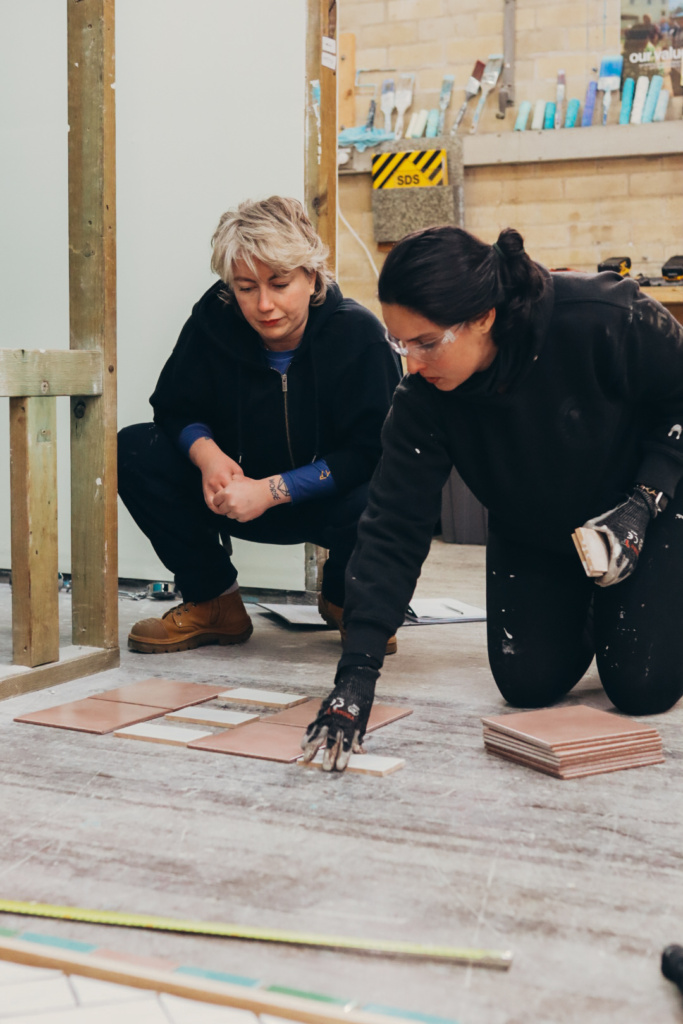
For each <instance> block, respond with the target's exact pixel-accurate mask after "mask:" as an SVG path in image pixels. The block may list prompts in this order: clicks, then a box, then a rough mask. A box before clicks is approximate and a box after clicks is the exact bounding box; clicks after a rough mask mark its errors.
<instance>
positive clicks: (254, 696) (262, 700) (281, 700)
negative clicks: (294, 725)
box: [216, 686, 308, 708]
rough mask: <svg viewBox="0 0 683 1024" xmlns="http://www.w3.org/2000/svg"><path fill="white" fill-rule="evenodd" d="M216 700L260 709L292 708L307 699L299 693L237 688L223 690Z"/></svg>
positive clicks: (245, 687)
mask: <svg viewBox="0 0 683 1024" xmlns="http://www.w3.org/2000/svg"><path fill="white" fill-rule="evenodd" d="M216 700H231V701H235V703H237V704H258V705H259V706H260V707H262V708H293V707H294V706H295V705H296V704H303V702H304V701H305V700H308V697H302V696H301V694H300V693H278V692H277V690H255V689H252V688H251V687H249V686H238V687H237V689H236V690H225V691H224V692H223V693H219V694H217V696H216Z"/></svg>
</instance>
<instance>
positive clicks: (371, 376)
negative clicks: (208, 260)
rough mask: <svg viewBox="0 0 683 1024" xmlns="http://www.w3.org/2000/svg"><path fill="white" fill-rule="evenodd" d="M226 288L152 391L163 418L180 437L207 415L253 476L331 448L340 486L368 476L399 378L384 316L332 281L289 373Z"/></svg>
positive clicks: (217, 290)
mask: <svg viewBox="0 0 683 1024" xmlns="http://www.w3.org/2000/svg"><path fill="white" fill-rule="evenodd" d="M224 288H225V286H224V285H223V283H222V282H221V281H218V282H216V284H214V285H213V286H212V287H211V288H210V289H209V290H208V291H207V292H206V293H205V294H204V295H203V296H202V298H201V299H200V300H199V302H197V304H196V305H195V307H194V309H193V310H192V315H191V316H190V319H189V320H188V321H187V323H186V324H185V326H184V328H183V330H182V332H181V334H180V337H179V338H178V341H177V343H176V346H175V348H174V350H173V352H172V354H171V356H170V357H169V359H168V361H167V363H166V365H165V366H164V368H163V370H162V371H161V375H160V377H159V381H158V383H157V386H156V389H155V391H154V394H153V395H152V397H151V398H150V402H151V404H152V406H153V408H154V421H155V423H157V424H158V425H159V426H160V427H161V428H162V429H163V430H164V431H165V432H166V433H167V434H168V435H169V437H170V438H171V439H172V440H173V441H174V442H175V441H177V439H178V436H179V434H180V432H181V430H182V429H183V428H184V427H186V426H188V425H189V424H191V423H206V424H207V426H209V427H210V428H211V431H212V433H213V436H214V440H215V441H216V444H217V445H218V446H219V448H221V449H222V451H224V452H225V453H226V455H229V456H230V457H231V458H233V459H235V461H237V462H239V463H240V465H241V466H242V469H243V470H244V473H245V474H246V476H248V477H252V478H254V479H261V478H263V477H266V476H272V475H273V474H275V473H283V472H285V471H286V470H290V469H295V468H298V467H299V466H303V465H305V464H306V463H309V462H312V461H313V460H314V459H316V458H323V459H325V460H326V462H327V465H328V466H329V469H330V471H331V473H332V476H333V478H334V482H335V484H336V488H337V492H338V493H340V494H343V493H345V492H348V491H349V490H351V489H352V488H354V487H357V486H358V485H359V484H362V483H364V482H366V481H367V480H369V479H370V477H371V475H372V472H373V470H374V468H375V466H376V464H377V460H378V459H379V455H380V450H381V449H380V432H381V427H382V423H383V421H384V418H385V416H386V414H387V411H388V409H389V406H390V403H391V396H392V393H393V391H394V388H395V387H396V385H397V383H398V381H399V371H398V364H397V360H396V358H395V356H394V354H393V352H392V351H391V349H390V348H389V346H388V345H387V343H386V340H385V337H384V330H383V328H382V325H381V324H380V322H379V320H378V319H377V318H376V317H375V316H374V315H373V314H372V313H371V312H370V311H369V310H367V309H365V308H364V307H363V306H360V305H359V304H358V303H356V302H354V301H353V300H352V299H345V298H343V296H342V294H341V291H340V290H339V287H338V286H337V285H336V284H334V283H332V284H330V286H329V288H328V291H327V295H326V298H325V301H324V303H323V304H322V305H320V306H311V307H310V311H309V316H308V322H307V324H306V328H305V331H304V335H303V338H302V340H301V343H300V344H299V346H298V348H297V349H296V351H295V353H294V357H293V358H292V361H291V363H290V365H289V368H288V370H287V373H286V375H284V376H283V375H281V374H280V373H279V372H278V371H277V370H274V369H272V368H271V367H270V366H268V363H267V361H266V357H265V353H264V348H263V343H262V341H261V339H260V338H259V336H258V334H257V333H256V331H254V329H253V328H252V327H250V326H249V324H248V323H247V322H246V320H245V319H244V317H243V316H242V314H241V313H240V311H239V309H238V308H237V307H236V306H235V305H232V304H227V303H226V302H225V300H224V298H223V297H222V296H221V292H222V291H224Z"/></svg>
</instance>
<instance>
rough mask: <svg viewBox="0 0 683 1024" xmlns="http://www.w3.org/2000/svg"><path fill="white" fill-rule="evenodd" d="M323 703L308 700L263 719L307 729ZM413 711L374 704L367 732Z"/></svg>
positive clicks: (395, 720)
mask: <svg viewBox="0 0 683 1024" xmlns="http://www.w3.org/2000/svg"><path fill="white" fill-rule="evenodd" d="M321 704H322V701H321V700H307V701H306V703H305V704H298V705H297V706H296V707H294V708H288V709H287V710H286V711H278V712H276V713H275V714H274V715H265V716H264V717H263V718H262V719H261V721H262V722H268V724H269V725H290V726H295V727H296V728H297V729H305V728H306V726H307V725H308V724H309V723H310V722H312V721H313V719H314V718H315V716H316V715H317V714H318V711H319V710H320V705H321ZM412 713H413V709H412V708H406V707H399V706H398V705H392V704H373V707H372V711H371V712H370V719H369V721H368V728H367V732H374V731H375V729H381V728H382V726H384V725H390V724H391V723H392V722H397V721H398V720H399V719H400V718H406V717H407V716H408V715H412Z"/></svg>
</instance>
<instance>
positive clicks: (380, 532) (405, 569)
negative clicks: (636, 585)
mask: <svg viewBox="0 0 683 1024" xmlns="http://www.w3.org/2000/svg"><path fill="white" fill-rule="evenodd" d="M536 314H537V315H536V316H535V318H534V321H533V325H532V328H531V331H530V334H529V336H528V337H527V338H526V339H523V344H521V345H519V346H516V352H517V355H516V356H515V355H514V354H512V353H511V350H509V351H508V352H503V351H501V352H499V354H498V356H497V357H496V359H495V360H494V361H493V363H492V364H491V366H490V367H489V368H488V369H487V370H485V371H483V372H481V373H476V374H474V375H473V376H472V377H470V378H469V380H467V381H465V382H464V383H463V384H462V385H460V386H459V387H457V388H455V390H453V391H448V392H442V391H438V390H437V389H436V388H435V387H434V386H433V385H431V384H428V383H427V382H426V381H425V380H424V379H423V378H422V377H420V376H410V377H405V378H404V379H403V381H402V382H401V384H400V386H399V387H398V389H397V391H396V394H395V396H394V402H393V406H392V410H391V413H390V414H389V416H388V418H387V421H386V424H385V427H384V430H383V435H382V443H383V456H382V460H381V462H380V464H379V466H378V467H377V470H376V472H375V476H374V478H373V481H372V483H371V486H370V496H369V501H368V506H367V509H366V511H365V513H364V514H363V516H362V518H361V521H360V524H359V531H358V544H357V546H356V549H355V551H354V554H353V556H352V558H351V561H350V563H349V570H348V573H347V597H346V603H345V622H346V625H347V630H348V640H347V643H346V646H345V651H346V652H347V653H348V654H370V655H372V656H373V657H376V658H377V659H378V661H379V662H380V663H381V660H382V656H383V651H384V644H385V642H386V638H387V637H388V636H391V634H392V633H393V632H394V631H395V630H396V628H397V627H398V626H399V625H400V623H401V622H402V620H403V614H404V609H405V608H406V606H407V604H408V602H409V601H410V599H411V597H412V594H413V589H414V586H415V582H416V580H417V578H418V576H419V573H420V568H421V566H422V563H423V561H424V559H425V558H426V556H427V554H428V551H429V545H430V541H431V537H432V533H433V528H434V524H435V522H436V520H437V519H438V516H439V513H440V509H441V490H442V487H443V485H444V483H445V481H446V479H447V477H448V474H449V472H450V470H451V467H452V466H456V468H457V469H458V472H459V473H460V475H461V476H462V477H463V479H464V481H465V483H466V484H467V485H468V486H469V488H470V489H471V490H472V491H473V493H474V494H475V495H476V497H477V498H478V499H479V501H481V503H482V504H483V505H484V506H485V507H486V508H487V509H488V510H489V524H490V527H491V529H494V530H496V532H497V533H499V534H501V535H503V536H506V537H509V538H510V539H511V540H513V541H516V542H520V543H524V544H529V545H533V546H534V547H536V548H540V549H541V550H543V549H546V550H548V551H556V552H567V553H570V552H573V551H574V549H573V545H572V540H571V534H572V532H573V531H574V530H575V529H576V528H577V527H578V526H581V525H582V524H583V523H584V522H586V520H588V519H590V518H591V517H593V516H597V515H600V514H601V513H603V512H607V511H608V510H609V509H610V508H613V507H614V506H615V505H617V504H618V503H619V502H620V501H623V500H624V497H625V495H626V494H627V493H628V492H630V491H631V490H632V488H633V486H634V485H635V484H636V483H644V484H646V485H647V486H649V487H652V488H655V489H656V490H658V491H663V492H664V493H665V494H667V495H669V496H672V495H673V494H674V491H675V489H676V485H677V484H678V482H679V480H680V479H681V477H682V476H683V437H682V436H681V435H682V434H683V327H682V326H681V325H680V324H679V323H677V321H676V320H674V318H673V317H672V316H671V315H670V314H669V313H668V311H667V310H666V309H665V308H664V307H663V306H661V305H660V304H659V303H658V302H655V301H654V300H653V299H651V298H649V297H648V296H646V295H645V294H643V293H642V292H641V291H640V289H639V288H638V285H637V284H636V283H635V282H634V281H632V280H631V279H628V278H627V279H624V278H621V277H619V275H617V274H614V273H602V274H598V275H583V274H574V273H556V274H549V275H547V286H546V290H545V292H544V294H543V295H542V297H541V299H540V300H539V304H538V306H537V309H536ZM510 382H512V383H510Z"/></svg>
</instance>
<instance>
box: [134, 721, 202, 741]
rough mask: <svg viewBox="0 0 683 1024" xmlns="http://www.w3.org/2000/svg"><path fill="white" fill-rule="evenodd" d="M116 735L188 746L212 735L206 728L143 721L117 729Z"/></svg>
mask: <svg viewBox="0 0 683 1024" xmlns="http://www.w3.org/2000/svg"><path fill="white" fill-rule="evenodd" d="M114 735H115V736H120V737H121V738H122V739H128V740H143V741H146V742H147V743H169V744H170V745H171V746H173V747H186V746H187V744H188V743H192V742H193V741H194V740H202V739H204V737H205V736H211V733H210V732H207V731H206V729H183V728H182V726H180V725H156V724H155V723H150V722H141V723H140V724H139V725H128V726H126V728H125V729H117V730H116V731H115V733H114Z"/></svg>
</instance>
